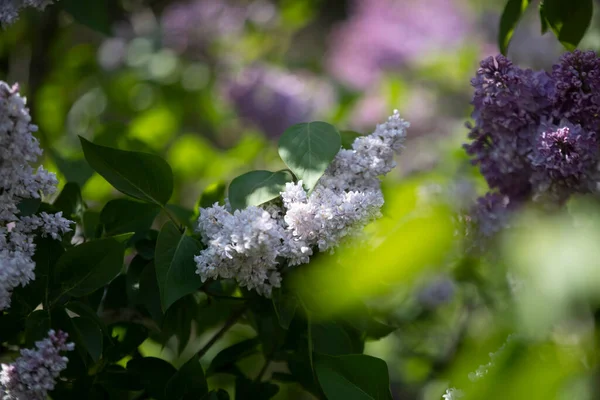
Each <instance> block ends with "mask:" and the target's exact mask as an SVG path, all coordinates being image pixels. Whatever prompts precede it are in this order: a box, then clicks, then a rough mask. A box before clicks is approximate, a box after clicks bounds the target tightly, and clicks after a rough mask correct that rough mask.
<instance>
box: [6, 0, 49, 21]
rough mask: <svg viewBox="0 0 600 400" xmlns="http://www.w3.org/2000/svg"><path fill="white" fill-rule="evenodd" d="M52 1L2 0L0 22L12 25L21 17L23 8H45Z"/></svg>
mask: <svg viewBox="0 0 600 400" xmlns="http://www.w3.org/2000/svg"><path fill="white" fill-rule="evenodd" d="M52 2H53V0H0V23H1V24H2V25H4V26H8V25H11V24H13V23H14V22H15V21H16V20H18V19H19V12H21V9H22V8H26V7H32V8H37V9H38V10H43V9H44V8H46V6H48V5H50V4H52Z"/></svg>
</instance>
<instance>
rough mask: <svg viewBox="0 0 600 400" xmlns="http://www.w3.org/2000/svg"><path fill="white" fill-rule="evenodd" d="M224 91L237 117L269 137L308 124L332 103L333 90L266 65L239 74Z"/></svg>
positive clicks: (313, 79) (304, 77)
mask: <svg viewBox="0 0 600 400" xmlns="http://www.w3.org/2000/svg"><path fill="white" fill-rule="evenodd" d="M225 91H226V97H227V98H228V99H229V101H231V103H232V104H233V106H234V107H235V109H236V111H237V113H238V115H239V116H240V117H241V118H242V119H243V120H245V121H247V122H249V123H251V124H253V125H254V126H256V128H258V129H260V130H261V131H262V132H264V133H265V134H266V135H267V136H269V137H272V138H276V137H279V136H280V135H281V134H282V133H283V131H285V130H286V129H287V128H288V127H290V126H291V125H294V124H297V123H300V122H309V121H310V120H311V119H312V118H313V116H314V115H316V114H317V113H318V112H319V111H320V110H326V109H328V108H329V107H330V106H331V104H332V103H333V101H334V92H333V88H331V87H330V86H329V85H328V84H327V83H326V82H324V81H322V80H320V79H317V78H315V77H313V76H311V75H307V74H293V73H288V72H284V71H283V70H278V69H274V68H270V67H265V66H254V67H251V68H248V69H246V70H244V71H242V72H241V73H240V74H239V75H238V76H237V77H235V78H234V79H232V80H230V81H229V82H228V83H227V84H226V88H225Z"/></svg>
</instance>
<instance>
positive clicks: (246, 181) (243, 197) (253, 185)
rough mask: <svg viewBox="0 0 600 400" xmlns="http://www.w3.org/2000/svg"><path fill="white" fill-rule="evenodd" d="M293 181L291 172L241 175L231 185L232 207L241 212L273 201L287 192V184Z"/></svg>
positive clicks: (257, 172) (262, 172)
mask: <svg viewBox="0 0 600 400" xmlns="http://www.w3.org/2000/svg"><path fill="white" fill-rule="evenodd" d="M293 179H294V177H293V176H292V174H291V173H290V172H289V171H277V172H271V171H251V172H248V173H245V174H243V175H240V176H238V177H237V178H235V179H234V180H233V181H231V185H229V191H228V197H229V202H230V204H231V207H232V208H233V209H234V210H241V209H244V208H246V207H248V206H258V205H260V204H263V203H266V202H267V201H269V200H273V199H275V198H277V197H279V194H280V193H281V192H283V191H284V190H285V184H286V183H287V182H292V181H293Z"/></svg>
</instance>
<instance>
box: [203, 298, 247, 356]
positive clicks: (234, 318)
mask: <svg viewBox="0 0 600 400" xmlns="http://www.w3.org/2000/svg"><path fill="white" fill-rule="evenodd" d="M247 308H248V306H247V305H244V306H243V307H241V308H240V309H239V310H237V311H236V312H235V313H233V314H231V316H230V317H229V318H228V319H227V321H225V325H223V327H222V328H221V329H220V330H219V331H218V332H217V333H215V335H214V336H213V337H212V338H211V339H210V340H209V341H208V343H206V344H205V345H204V347H202V348H201V349H200V351H198V358H202V357H203V356H204V355H205V354H206V353H207V352H208V350H210V348H211V347H212V346H213V344H215V343H216V342H217V341H218V340H219V339H220V338H221V337H222V336H223V335H224V334H225V333H226V332H227V331H228V330H229V328H231V327H232V326H233V325H235V323H236V322H237V321H238V319H240V317H241V316H242V315H244V313H245V312H246V309H247Z"/></svg>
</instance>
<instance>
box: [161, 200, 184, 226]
mask: <svg viewBox="0 0 600 400" xmlns="http://www.w3.org/2000/svg"><path fill="white" fill-rule="evenodd" d="M162 210H163V211H164V212H165V215H166V216H167V217H169V219H170V220H171V221H172V222H173V223H174V224H175V226H176V227H177V229H179V231H180V232H181V233H183V232H184V231H185V229H184V228H183V225H181V224H180V223H179V221H177V219H176V218H175V217H174V216H173V214H171V211H169V209H168V208H167V207H166V206H162Z"/></svg>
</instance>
